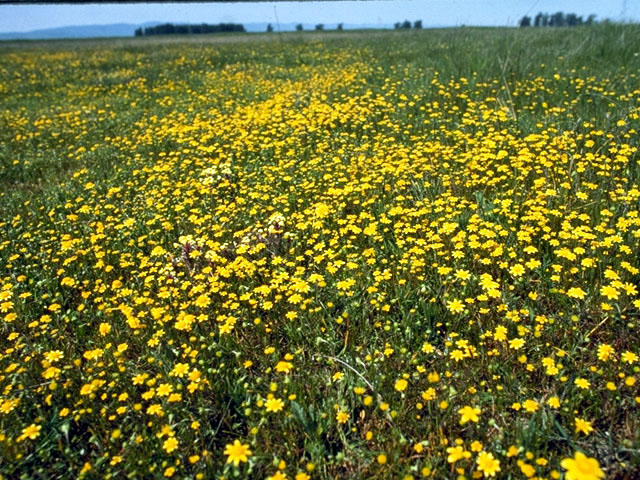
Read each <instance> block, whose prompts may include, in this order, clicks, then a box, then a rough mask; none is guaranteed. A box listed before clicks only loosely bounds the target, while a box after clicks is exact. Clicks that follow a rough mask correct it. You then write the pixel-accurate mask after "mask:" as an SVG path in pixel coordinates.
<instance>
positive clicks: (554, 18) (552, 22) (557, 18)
mask: <svg viewBox="0 0 640 480" xmlns="http://www.w3.org/2000/svg"><path fill="white" fill-rule="evenodd" d="M549 26H551V27H564V26H565V19H564V13H562V12H556V13H554V14H553V15H551V18H550V19H549Z"/></svg>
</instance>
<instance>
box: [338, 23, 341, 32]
mask: <svg viewBox="0 0 640 480" xmlns="http://www.w3.org/2000/svg"><path fill="white" fill-rule="evenodd" d="M338 30H340V31H342V24H341V23H339V24H338Z"/></svg>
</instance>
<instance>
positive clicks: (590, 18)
mask: <svg viewBox="0 0 640 480" xmlns="http://www.w3.org/2000/svg"><path fill="white" fill-rule="evenodd" d="M595 21H596V16H595V15H594V14H593V13H592V14H591V15H589V16H588V17H587V21H586V22H585V23H586V24H587V25H593V24H594V23H595Z"/></svg>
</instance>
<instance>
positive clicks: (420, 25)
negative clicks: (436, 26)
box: [413, 20, 422, 30]
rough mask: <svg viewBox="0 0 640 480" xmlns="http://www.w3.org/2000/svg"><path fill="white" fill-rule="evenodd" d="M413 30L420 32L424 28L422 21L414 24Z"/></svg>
mask: <svg viewBox="0 0 640 480" xmlns="http://www.w3.org/2000/svg"><path fill="white" fill-rule="evenodd" d="M413 28H415V29H416V30H420V29H421V28H422V20H416V21H415V22H413Z"/></svg>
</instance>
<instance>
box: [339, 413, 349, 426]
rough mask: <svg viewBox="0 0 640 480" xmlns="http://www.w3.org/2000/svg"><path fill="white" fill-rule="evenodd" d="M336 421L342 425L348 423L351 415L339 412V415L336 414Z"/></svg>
mask: <svg viewBox="0 0 640 480" xmlns="http://www.w3.org/2000/svg"><path fill="white" fill-rule="evenodd" d="M336 420H337V421H338V423H340V424H342V423H347V420H349V414H348V413H346V412H343V411H341V410H338V413H337V414H336Z"/></svg>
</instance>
